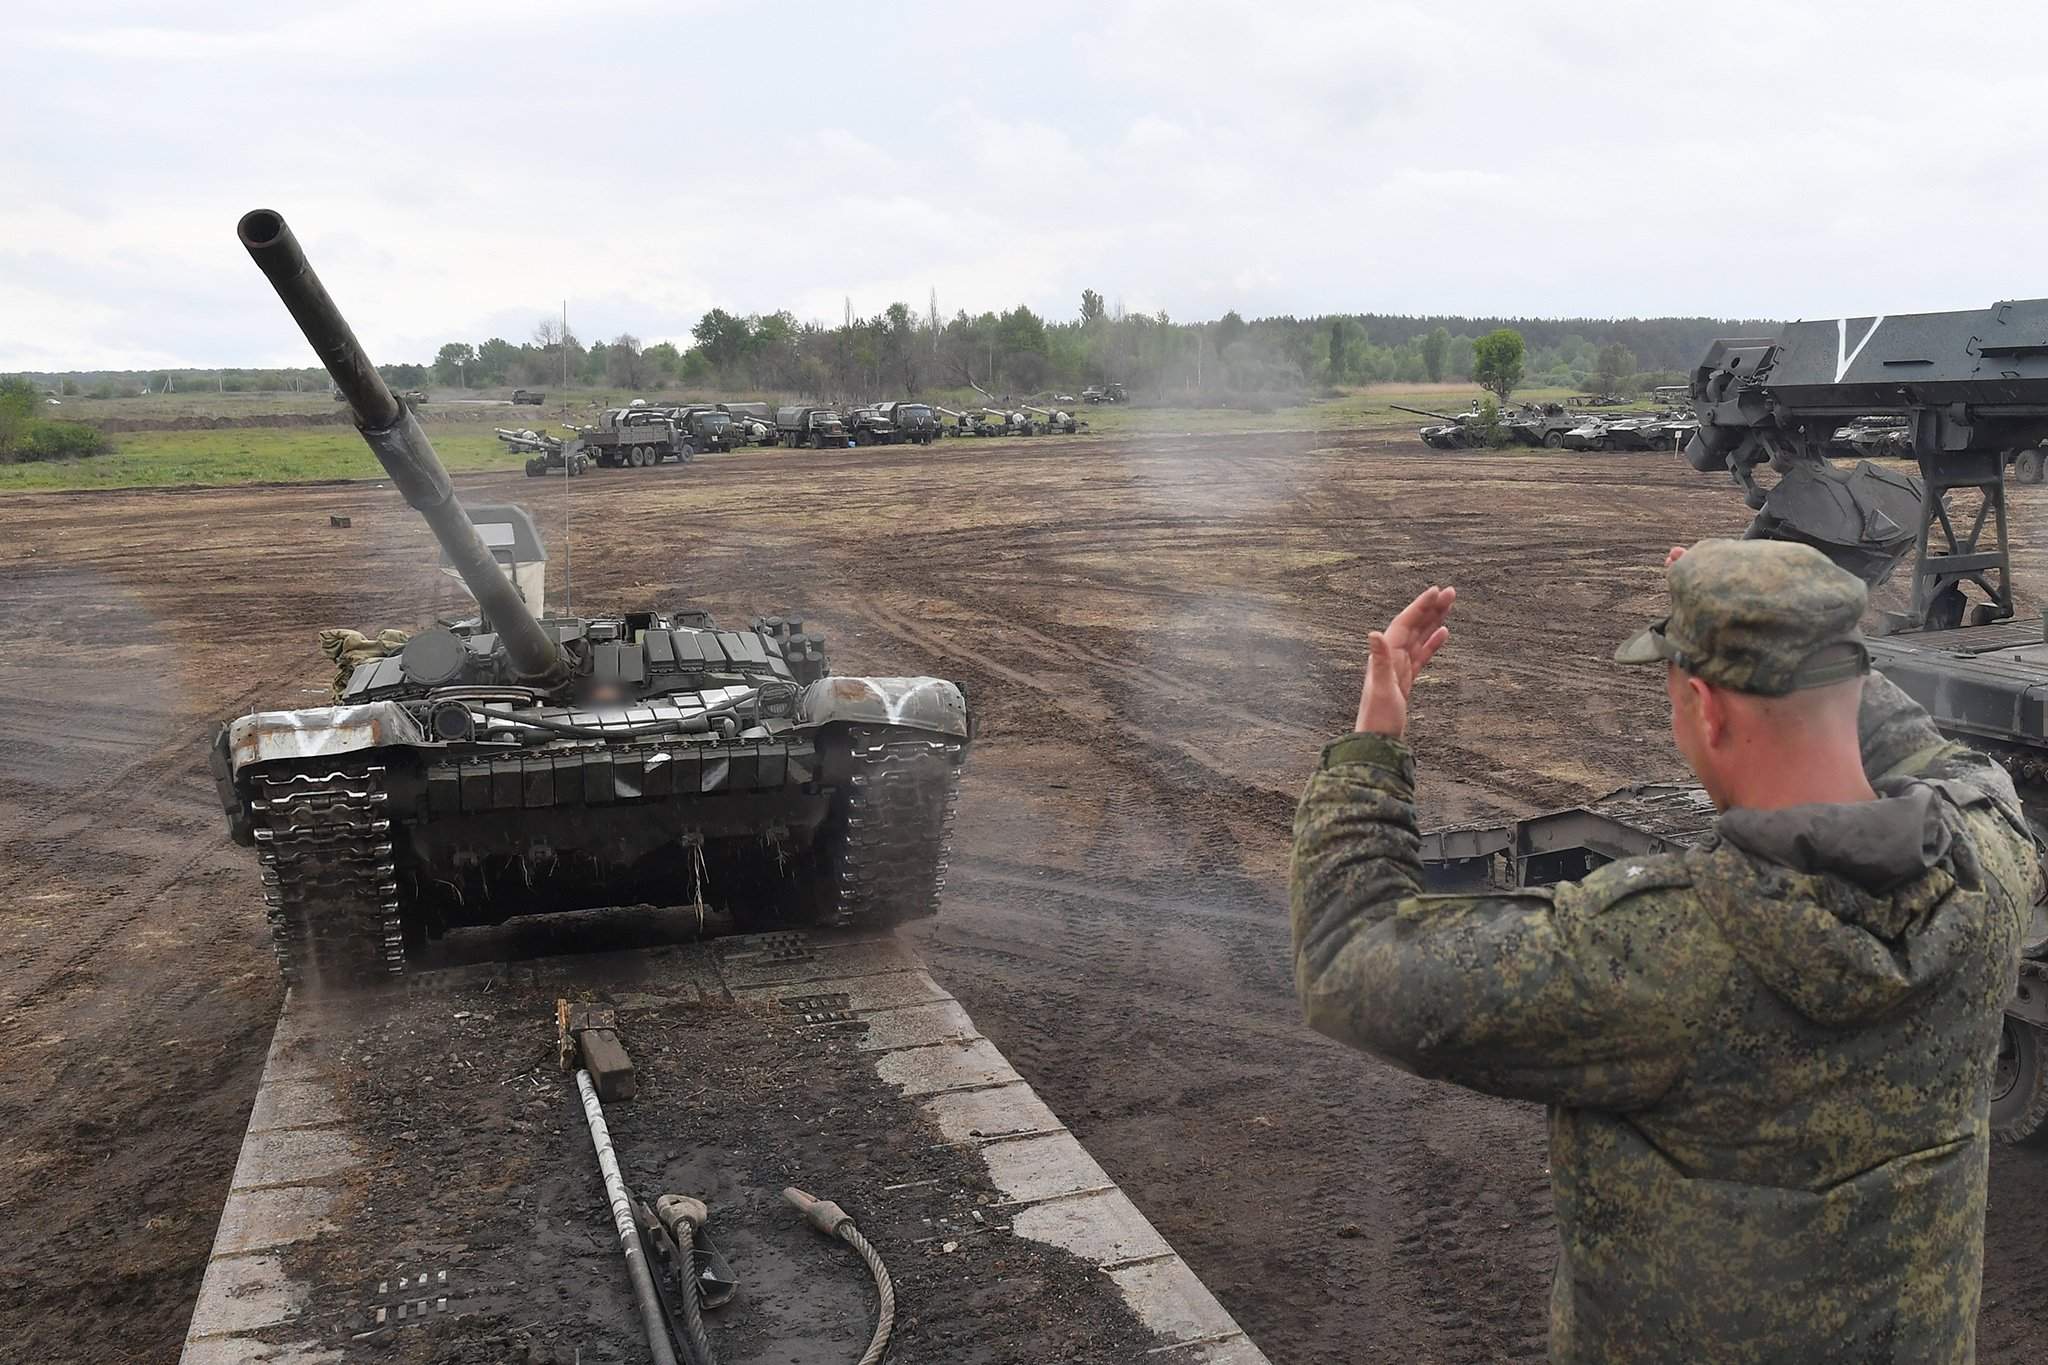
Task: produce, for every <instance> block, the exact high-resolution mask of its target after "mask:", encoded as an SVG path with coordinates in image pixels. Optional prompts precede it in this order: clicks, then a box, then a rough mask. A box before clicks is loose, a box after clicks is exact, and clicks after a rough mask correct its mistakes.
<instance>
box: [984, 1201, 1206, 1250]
mask: <svg viewBox="0 0 2048 1365" xmlns="http://www.w3.org/2000/svg"><path fill="white" fill-rule="evenodd" d="M1010 1230H1011V1231H1012V1232H1015V1233H1016V1234H1017V1235H1018V1236H1019V1237H1029V1238H1031V1239H1032V1240H1033V1241H1037V1242H1050V1243H1052V1244H1053V1245H1054V1246H1057V1247H1065V1248H1066V1249H1067V1250H1068V1251H1071V1252H1073V1253H1074V1254H1075V1255H1076V1256H1079V1257H1080V1258H1081V1259H1082V1260H1084V1261H1093V1262H1095V1263H1096V1264H1097V1265H1099V1266H1103V1267H1106V1268H1113V1267H1115V1266H1116V1265H1119V1264H1121V1263H1123V1262H1127V1261H1141V1260H1148V1259H1151V1258H1153V1257H1166V1256H1171V1255H1172V1254H1173V1248H1172V1247H1170V1246H1168V1245H1167V1244H1166V1239H1165V1238H1164V1237H1161V1236H1160V1235H1159V1231H1158V1229H1156V1228H1154V1227H1153V1226H1152V1224H1151V1223H1150V1222H1148V1221H1147V1220H1146V1218H1145V1215H1144V1214H1142V1213H1140V1212H1138V1206H1137V1205H1136V1204H1133V1203H1132V1202H1131V1200H1130V1196H1128V1195H1126V1194H1125V1193H1124V1192H1123V1191H1122V1190H1117V1189H1111V1190H1105V1191H1102V1192H1101V1193H1098V1194H1083V1195H1076V1196H1074V1197H1073V1198H1071V1199H1055V1200H1052V1201H1051V1202H1049V1203H1044V1204H1026V1205H1025V1206H1023V1207H1022V1208H1019V1209H1017V1210H1016V1211H1015V1212H1014V1213H1013V1214H1011V1216H1010Z"/></svg>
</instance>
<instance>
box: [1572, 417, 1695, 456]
mask: <svg viewBox="0 0 2048 1365" xmlns="http://www.w3.org/2000/svg"><path fill="white" fill-rule="evenodd" d="M1675 439H1676V438H1675V436H1674V435H1673V431H1672V428H1671V425H1670V423H1669V422H1667V421H1665V420H1664V419H1662V418H1658V417H1589V418H1587V419H1586V420H1585V421H1584V422H1582V423H1581V424H1580V425H1578V426H1576V427H1573V428H1572V429H1571V430H1570V431H1567V432H1566V433H1565V434H1564V448H1565V449H1566V450H1671V449H1673V448H1674V446H1673V442H1674V440H1675Z"/></svg>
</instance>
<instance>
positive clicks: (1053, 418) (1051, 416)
mask: <svg viewBox="0 0 2048 1365" xmlns="http://www.w3.org/2000/svg"><path fill="white" fill-rule="evenodd" d="M1018 406H1019V407H1021V408H1023V409H1024V411H1026V412H1035V413H1037V414H1038V415H1039V416H1041V417H1043V418H1044V419H1045V429H1046V430H1047V431H1058V432H1063V433H1065V434H1066V435H1068V436H1072V435H1073V434H1075V433H1076V432H1078V431H1079V430H1080V429H1081V428H1082V427H1083V426H1085V425H1086V423H1084V422H1082V421H1080V420H1079V419H1078V418H1076V417H1075V416H1074V414H1072V413H1071V412H1059V411H1056V410H1055V409H1052V408H1041V407H1034V406H1033V405H1032V404H1030V403H1020V404H1019V405H1018Z"/></svg>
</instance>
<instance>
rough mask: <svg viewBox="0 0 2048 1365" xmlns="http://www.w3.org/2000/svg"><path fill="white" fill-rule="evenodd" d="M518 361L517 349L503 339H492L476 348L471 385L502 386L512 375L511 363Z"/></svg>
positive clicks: (470, 377)
mask: <svg viewBox="0 0 2048 1365" xmlns="http://www.w3.org/2000/svg"><path fill="white" fill-rule="evenodd" d="M518 359H519V348H518V347H517V346H514V345H513V344H512V343H511V342H509V341H507V340H505V338H503V337H492V338H491V339H490V340H489V341H486V342H485V343H484V344H483V345H481V346H479V347H477V348H476V368H475V369H474V370H472V371H471V372H470V376H469V379H470V382H471V383H472V384H502V383H504V382H505V381H506V380H507V379H508V378H510V377H511V374H512V365H513V362H515V361H517V360H518Z"/></svg>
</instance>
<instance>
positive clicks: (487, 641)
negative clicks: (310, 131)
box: [209, 210, 969, 984]
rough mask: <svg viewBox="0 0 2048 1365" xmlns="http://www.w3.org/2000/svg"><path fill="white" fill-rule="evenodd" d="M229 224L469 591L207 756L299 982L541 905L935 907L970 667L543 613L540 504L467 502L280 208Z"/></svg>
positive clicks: (830, 918) (882, 914)
mask: <svg viewBox="0 0 2048 1365" xmlns="http://www.w3.org/2000/svg"><path fill="white" fill-rule="evenodd" d="M239 233H240V237H241V240H242V243H243V245H244V246H245V247H246V248H247V250H248V252H249V254H250V256H251V257H253V258H254V259H255V261H256V263H257V264H258V265H259V266H260V267H261V268H262V269H263V272H264V274H265V275H267V276H268V277H269V279H270V282H271V284H272V285H273V286H274V287H275V288H276V290H277V292H278V294H279V296H280V297H281V298H282V299H283V300H284V303H285V306H286V307H287V308H288V309H289V310H290V312H291V314H292V316H293V318H294V319H295V320H296V321H297V323H298V325H299V327H300V329H301V330H302V331H304V333H305V334H306V338H307V340H308V341H310V342H311V343H312V344H313V348H314V350H315V351H316V352H317V353H318V354H319V356H320V358H321V360H322V361H323V362H324V363H325V364H326V366H327V368H328V371H329V372H330V373H331V374H332V375H333V377H334V380H335V383H336V384H338V385H339V386H340V387H341V388H342V389H343V391H344V392H345V393H346V394H347V397H348V401H349V405H350V407H351V409H352V410H353V412H354V416H355V419H356V424H357V426H358V427H359V429H360V430H361V431H362V433H363V439H364V440H365V441H366V442H367V443H368V444H369V446H370V449H371V451H372V452H373V453H374V454H375V455H376V457H377V459H378V461H379V463H381V464H382V465H383V466H384V468H385V470H386V471H387V473H389V475H390V477H391V480H392V483H393V485H394V486H395V487H396V488H397V490H398V492H399V493H400V494H401V495H402V496H403V497H404V498H405V501H406V502H407V504H408V505H410V506H411V507H412V508H413V509H414V510H415V511H416V512H418V513H419V514H420V516H421V517H422V518H423V519H424V520H425V521H426V522H427V524H428V525H429V526H430V527H431V528H432V529H433V532H434V536H435V538H436V540H438V541H439V542H440V544H441V548H442V551H443V554H444V555H445V557H446V563H447V565H448V566H449V567H450V568H451V569H452V570H453V572H455V573H456V574H458V575H459V576H460V577H461V579H462V581H463V583H464V584H465V585H466V586H467V588H468V589H469V591H470V593H471V594H472V595H473V596H474V597H475V599H476V604H477V607H478V615H477V617H476V618H475V619H472V620H467V621H461V622H457V623H455V624H452V625H433V626H429V627H427V628H426V629H423V630H419V631H416V632H414V633H413V634H412V635H411V636H410V638H408V639H406V640H405V641H404V644H403V646H402V647H400V648H396V649H395V650H393V651H391V652H385V651H384V650H383V649H382V648H380V646H381V645H382V644H383V643H384V642H383V641H382V640H379V641H373V642H369V643H370V648H369V649H367V650H366V651H365V652H364V659H363V661H362V662H360V663H358V664H357V666H356V667H355V668H354V670H353V672H351V673H350V674H349V676H348V678H347V680H346V682H345V683H343V684H342V686H341V691H340V696H339V699H338V701H337V703H336V704H335V705H332V706H320V707H308V708H299V709H293V710H283V711H258V712H256V713H254V714H252V715H246V716H243V717H241V718H240V719H237V720H234V721H232V722H230V723H229V724H228V725H227V726H225V727H224V728H223V729H222V730H221V731H220V733H219V735H218V737H217V738H216V740H215V742H214V745H213V749H212V754H211V758H210V764H209V766H210V767H211V769H212V772H213V776H214V780H215V783H216V785H217V787H218V790H219V794H220V800H221V805H222V808H223V810H224V811H225V813H226V816H227V822H228V828H229V831H230V833H231V834H232V836H233V838H234V840H235V841H236V842H237V843H239V844H242V845H245V846H248V847H251V848H254V849H255V850H256V851H257V854H258V856H259V858H260V860H261V863H262V870H263V882H264V888H265V899H266V901H267V903H268V905H269V916H270V924H271V931H272V935H273V939H274V941H275V943H276V946H277V954H278V960H279V963H280V965H281V967H282V968H283V971H284V975H285V978H286V979H287V980H288V981H291V982H295V983H304V984H320V983H337V982H349V983H361V982H364V981H374V980H377V979H380V978H384V977H389V976H392V975H395V974H397V973H399V972H401V971H402V970H403V969H404V966H405V961H406V952H407V949H408V947H409V946H410V945H412V944H415V943H417V942H419V941H420V940H421V939H422V938H424V937H426V936H429V935H433V934H438V933H440V932H442V931H444V930H447V929H450V928H455V927H459V926H463V925H474V924H490V923H496V922H499V921H502V920H504V919H506V918H508V917H510V916H514V915H526V914H533V913H539V912H546V911H557V910H573V909H580V908H587V907H599V906H616V905H633V904H643V903H644V904H651V905H668V906H674V905H682V906H687V907H694V908H697V909H698V910H699V911H700V912H704V913H711V914H717V915H720V916H729V917H731V920H730V921H726V922H731V921H736V922H739V923H750V924H765V923H774V922H778V921H783V922H788V921H813V922H826V923H841V924H882V925H887V924H893V923H896V922H899V921H902V920H907V919H914V918H917V917H920V916H926V915H930V914H933V913H934V912H936V910H937V909H938V904H939V893H940V887H941V885H942V882H943V878H944V874H945V867H946V851H947V839H948V831H949V828H950V824H951V820H952V811H953V804H954V792H955V785H956V782H957V779H958V774H959V769H960V765H961V763H962V761H963V760H964V758H965V755H966V751H967V744H968V736H969V723H968V712H967V705H966V701H965V699H964V698H963V697H962V695H961V692H960V689H959V688H958V687H956V686H954V685H953V684H952V683H950V682H946V681H944V680H942V679H939V678H927V677H875V678H867V677H845V676H838V675H835V674H833V673H832V672H831V669H830V667H829V666H828V665H827V663H826V660H825V654H824V650H823V647H822V643H821V642H820V641H819V639H818V638H817V637H816V636H814V635H811V634H808V633H806V632H805V631H804V629H803V627H802V624H801V623H800V622H796V621H791V620H784V619H779V618H775V617H769V618H767V619H765V620H757V621H755V622H753V623H752V624H751V625H749V626H747V627H746V628H744V629H721V628H719V627H718V626H717V625H716V624H715V623H714V622H713V621H712V619H711V617H710V616H708V615H706V614H705V613H703V612H701V611H694V610H680V611H671V612H657V611H651V610H639V611H625V612H620V613H618V614H616V615H602V616H592V617H569V616H559V615H553V614H549V613H547V612H546V611H545V610H544V601H545V588H546V582H545V567H546V566H545V553H544V551H543V550H542V548H541V546H540V544H539V538H538V537H537V536H536V535H535V534H534V531H533V526H532V522H531V521H530V520H529V519H528V518H527V517H526V516H525V514H524V513H522V512H520V511H519V509H517V508H499V509H492V510H490V511H489V512H484V511H483V510H482V509H479V517H478V520H479V521H481V523H482V525H478V524H477V523H476V522H473V521H472V519H471V516H470V513H469V512H468V511H467V510H466V509H465V508H464V507H463V505H462V503H461V502H460V501H459V500H458V499H457V498H456V496H455V493H454V490H453V488H452V487H451V486H450V484H449V480H448V474H447V472H446V470H445V469H443V467H442V465H441V463H440V461H439V459H437V458H436V456H435V454H434V451H433V448H432V446H431V445H429V444H428V441H427V438H426V435H425V433H424V432H423V431H422V430H421V428H420V426H419V424H418V422H417V421H415V420H414V419H413V418H412V416H411V414H409V413H408V412H406V411H405V409H404V408H402V407H401V406H400V405H399V404H398V402H397V401H396V400H395V399H394V398H393V397H392V395H391V392H390V390H389V389H387V388H386V387H385V385H384V382H383V380H382V379H380V378H379V377H378V375H377V371H376V370H375V368H374V367H372V366H371V364H370V362H369V360H368V358H367V357H366V356H365V355H364V354H363V350H362V347H361V346H360V345H359V344H358V343H357V341H356V338H355V335H354V333H353V332H351V331H350V329H349V327H348V324H347V323H346V322H345V321H343V319H342V317H341V314H340V312H339V311H338V310H337V309H336V308H335V306H334V304H333V302H332V300H331V299H330V298H329V297H328V294H327V291H326V290H325V289H324V288H323V287H322V285H321V283H320V281H319V279H318V277H317V276H315V275H314V273H313V271H312V268H311V267H310V266H309V265H308V264H307V263H306V258H305V256H304V254H303V253H302V252H301V250H300V249H299V245H298V242H297V241H296V239H295V238H294V237H293V235H292V233H291V231H290V229H289V228H288V227H286V225H285V223H284V220H283V219H282V218H281V217H280V216H279V215H277V214H276V213H273V212H270V211H268V210H257V211H255V212H253V213H250V214H248V215H246V216H245V217H244V218H243V219H242V220H241V224H240V228H239ZM508 570H509V572H508Z"/></svg>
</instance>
